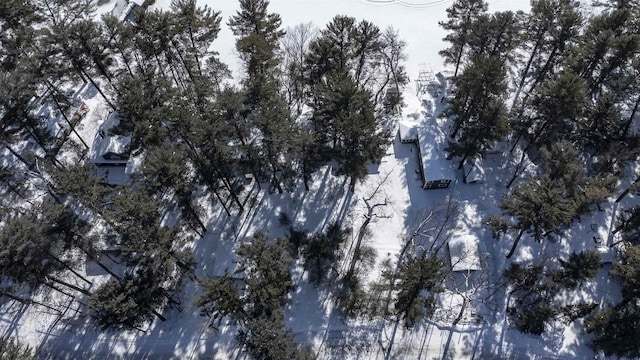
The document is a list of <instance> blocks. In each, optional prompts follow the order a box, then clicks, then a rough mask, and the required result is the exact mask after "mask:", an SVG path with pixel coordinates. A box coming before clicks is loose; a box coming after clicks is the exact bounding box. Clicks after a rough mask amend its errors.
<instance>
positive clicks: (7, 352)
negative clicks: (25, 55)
mask: <svg viewBox="0 0 640 360" xmlns="http://www.w3.org/2000/svg"><path fill="white" fill-rule="evenodd" d="M0 11H1V10H0ZM0 354H1V355H0V358H1V359H2V360H36V359H37V355H38V353H37V352H36V351H34V350H33V349H32V348H31V347H30V346H29V345H23V344H22V343H20V342H18V341H17V340H15V339H12V338H4V337H3V338H0Z"/></svg>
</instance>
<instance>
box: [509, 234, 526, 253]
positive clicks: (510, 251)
mask: <svg viewBox="0 0 640 360" xmlns="http://www.w3.org/2000/svg"><path fill="white" fill-rule="evenodd" d="M523 234H524V229H520V233H519V234H518V237H516V240H515V241H514V242H513V246H512V247H511V250H509V253H508V254H507V259H510V258H511V257H512V256H513V253H514V252H515V251H516V247H518V242H520V239H521V238H522V235H523Z"/></svg>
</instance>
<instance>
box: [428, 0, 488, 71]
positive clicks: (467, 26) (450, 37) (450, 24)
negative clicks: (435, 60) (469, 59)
mask: <svg viewBox="0 0 640 360" xmlns="http://www.w3.org/2000/svg"><path fill="white" fill-rule="evenodd" d="M486 11H487V4H486V3H485V2H484V1H483V0H456V1H454V2H453V4H452V5H451V6H450V7H449V8H447V18H449V20H448V21H447V22H440V23H439V25H440V26H441V27H442V28H443V29H445V30H447V31H450V32H451V33H450V34H447V36H445V37H444V39H443V40H444V41H447V42H449V43H451V47H450V48H448V49H445V50H441V51H440V55H441V56H443V57H444V58H445V63H448V64H455V71H454V73H453V77H456V76H458V70H459V69H460V67H461V65H462V63H463V61H464V56H465V50H466V49H465V48H466V47H467V45H468V44H469V38H470V36H471V27H472V24H473V23H474V22H475V21H476V20H477V18H478V17H479V16H480V15H482V14H485V13H486Z"/></svg>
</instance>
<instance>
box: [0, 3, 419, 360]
mask: <svg viewBox="0 0 640 360" xmlns="http://www.w3.org/2000/svg"><path fill="white" fill-rule="evenodd" d="M146 4H148V2H145V5H144V6H143V8H142V10H141V11H138V12H136V13H135V16H134V21H132V22H130V21H124V22H121V21H119V19H117V18H115V17H114V16H112V15H110V14H105V15H103V16H102V18H100V19H96V18H95V13H94V12H95V4H94V1H93V0H28V1H22V0H16V1H7V2H3V3H2V4H0V27H1V28H2V33H1V34H0V44H1V46H0V117H1V119H2V121H1V123H0V126H1V127H2V129H1V131H0V139H1V143H0V145H2V148H3V153H2V154H3V158H4V159H6V160H7V161H3V162H2V164H1V166H2V168H1V172H0V174H1V177H0V179H1V180H2V184H3V186H2V191H3V195H5V196H4V197H3V205H5V206H3V207H2V212H1V213H0V216H1V220H2V228H1V229H0V243H1V244H2V245H3V246H4V250H3V252H2V254H0V269H2V270H1V271H2V278H3V280H6V284H9V286H6V287H3V289H2V295H3V296H6V297H9V298H11V299H13V300H16V301H19V302H22V303H24V304H34V303H35V304H37V305H39V306H45V307H48V308H50V309H51V310H52V311H57V312H59V313H60V312H61V309H58V308H56V307H55V306H52V305H49V304H46V303H40V302H37V301H36V300H33V299H32V298H31V297H30V296H29V294H34V293H37V292H39V291H42V289H43V288H48V289H49V290H53V291H57V292H60V293H61V294H64V295H67V296H69V297H78V296H79V297H78V300H79V302H80V303H81V304H82V306H81V307H80V308H79V309H78V311H79V312H80V313H84V315H86V316H89V317H91V318H92V319H94V320H95V321H96V323H97V324H99V325H100V326H101V327H102V328H104V329H114V328H115V329H118V328H134V329H138V330H142V331H144V327H145V324H147V323H148V322H149V321H151V320H153V319H154V318H158V319H160V320H165V316H166V315H163V310H162V309H165V308H174V309H177V310H180V309H181V306H182V304H181V300H180V296H179V292H180V289H181V287H182V286H183V284H184V282H185V281H186V280H188V279H191V280H194V279H195V271H194V269H195V265H196V264H195V261H194V259H193V255H192V253H191V252H190V251H189V250H188V249H189V244H190V242H191V241H192V240H193V239H194V238H195V237H201V236H202V235H203V234H204V233H205V232H206V231H207V226H206V221H207V220H206V218H205V216H204V210H203V206H202V204H203V202H207V201H208V202H210V203H213V204H219V205H220V206H221V207H223V208H224V210H225V211H226V213H227V214H228V215H235V214H239V213H242V212H243V211H244V210H245V209H244V208H245V206H246V205H245V203H244V201H243V197H242V195H243V194H244V192H246V190H245V189H244V187H245V180H246V177H247V175H250V176H251V177H252V178H253V179H255V180H256V184H257V186H259V187H260V186H263V185H264V184H267V186H268V190H269V191H277V192H280V193H282V192H284V191H290V190H292V189H293V188H294V186H296V185H297V184H299V183H302V184H304V186H305V188H306V189H309V186H310V183H311V181H312V176H313V173H314V172H315V171H317V170H318V169H319V168H320V167H321V166H323V165H326V164H329V163H331V164H333V165H334V166H336V167H337V168H338V169H339V174H342V175H344V177H345V183H346V182H347V181H348V184H349V188H350V190H351V191H353V190H354V189H355V186H356V183H357V181H359V180H362V179H363V178H364V176H365V175H366V173H367V168H366V166H367V165H368V164H369V163H375V162H378V161H380V159H381V157H382V156H383V154H384V153H385V151H386V147H387V145H388V144H389V142H390V135H391V133H390V131H389V127H388V121H389V118H390V116H393V115H394V114H397V112H398V109H399V108H400V106H401V104H402V97H401V95H400V94H401V93H402V89H403V87H404V86H405V85H406V83H407V82H408V78H407V75H406V74H405V71H404V67H403V64H402V63H403V60H404V58H405V55H404V46H405V44H404V42H403V41H402V40H400V39H399V37H398V34H397V32H396V31H395V30H393V29H391V28H389V29H387V30H385V31H381V30H380V29H379V28H378V27H377V26H375V25H374V24H372V23H370V22H368V21H365V20H362V21H358V20H356V19H354V18H351V17H347V16H336V17H335V18H334V19H333V20H332V21H331V22H330V23H329V24H328V25H327V26H326V28H325V29H322V30H319V31H316V30H315V29H314V28H313V27H312V25H310V24H306V25H299V26H298V27H296V28H293V29H290V30H289V32H287V31H285V30H284V29H283V28H282V26H281V19H280V16H279V15H278V14H274V13H270V12H269V10H268V5H269V2H268V1H266V0H240V10H239V11H238V12H237V13H236V14H235V15H233V16H231V18H230V19H229V20H228V23H227V24H222V20H223V19H222V17H221V15H220V13H219V12H217V11H215V10H213V9H211V8H209V7H208V6H199V5H198V4H197V3H196V1H195V0H174V1H172V3H171V7H170V9H168V11H160V10H155V11H152V10H151V9H149V8H147V6H146ZM225 25H226V26H229V27H230V28H231V30H232V31H233V34H234V35H235V36H236V50H237V53H238V54H239V57H240V60H241V62H242V64H243V70H244V71H243V75H242V77H241V79H240V80H239V81H236V82H233V81H231V73H230V71H229V69H228V67H227V66H226V65H225V64H224V63H223V62H222V61H220V59H219V58H218V53H217V51H216V44H215V40H216V38H217V37H218V33H219V31H220V29H221V26H225ZM70 84H71V86H75V85H73V84H85V86H84V87H85V88H86V87H88V88H90V89H93V90H94V91H95V92H96V94H97V95H98V96H100V97H101V100H102V101H103V102H104V104H105V105H106V106H107V107H109V108H111V110H113V111H117V112H118V116H119V118H120V123H119V125H118V126H117V127H115V128H113V129H111V130H109V131H110V134H111V135H126V136H130V137H131V143H130V145H129V146H128V149H127V151H128V152H130V153H131V156H133V157H137V158H140V159H142V160H143V161H142V165H141V168H140V172H141V174H142V176H140V177H139V178H138V179H137V181H136V182H135V183H134V186H133V187H130V188H126V187H119V186H117V187H109V186H105V185H104V184H102V183H101V181H100V180H101V179H99V178H98V176H97V171H96V169H95V168H94V166H93V165H92V164H91V163H90V159H87V154H88V153H89V150H90V149H89V145H88V144H87V143H86V142H85V141H84V140H83V139H81V138H80V136H78V133H77V131H76V129H75V126H76V123H75V122H74V121H73V120H74V119H72V114H73V112H74V111H75V110H77V109H76V108H75V106H76V105H77V102H76V101H75V99H73V96H72V94H71V93H70V92H69V91H67V90H66V89H67V88H68V87H69V86H70ZM42 104H45V105H46V106H50V107H51V108H53V109H54V110H53V112H54V114H55V115H57V116H60V117H62V118H64V119H65V120H66V123H67V125H68V132H73V134H74V135H76V136H77V138H80V142H81V144H80V145H75V146H74V145H73V142H72V141H67V142H66V143H65V147H64V151H63V152H60V148H61V146H60V144H59V139H58V138H56V136H55V134H53V133H52V132H51V127H50V125H49V124H48V119H46V118H42V117H40V116H37V112H38V110H39V107H40V106H41V105H42ZM31 144H33V145H31ZM25 145H26V146H25ZM61 153H64V154H65V155H66V156H64V157H61V156H59V154H61ZM207 206H209V205H207ZM175 213H179V216H178V220H177V222H175V224H174V223H173V221H172V220H171V218H172V215H171V214H175ZM337 229H338V230H339V231H342V230H340V228H339V227H337ZM341 236H342V235H341ZM323 239H325V238H323V237H322V238H321V237H318V238H313V239H310V240H309V242H308V244H307V243H305V245H304V246H305V249H307V250H305V254H306V255H305V258H306V260H305V267H307V268H308V269H309V271H312V272H313V274H314V276H316V280H317V281H320V279H321V278H323V277H326V276H327V275H326V272H327V268H328V267H331V266H332V263H333V262H334V261H336V257H337V255H335V254H333V252H337V251H338V247H339V245H340V244H341V243H342V242H344V239H336V241H338V242H337V243H336V244H335V245H336V248H335V249H332V250H330V251H329V253H326V252H325V251H323V250H322V248H323V247H324V246H325V245H324V244H323V241H322V240H323ZM282 246H283V244H282V241H276V242H275V243H270V242H268V241H267V237H266V235H256V236H255V238H254V239H253V241H252V242H251V244H245V245H242V246H241V247H240V250H239V251H238V256H239V257H240V258H241V259H244V260H242V261H241V270H239V271H240V272H241V273H242V278H241V281H242V284H243V285H242V291H240V292H235V291H236V289H237V285H236V283H235V282H234V281H233V280H232V279H231V278H230V277H229V276H227V275H225V276H223V277H222V278H221V279H220V280H219V281H218V280H216V281H215V282H214V280H202V284H203V287H204V288H205V295H203V298H206V295H207V294H210V293H211V292H214V293H215V291H218V292H220V291H224V292H225V293H226V294H227V295H230V294H232V293H235V294H236V295H235V296H236V298H235V299H236V300H237V301H232V302H231V303H229V304H224V305H221V304H219V303H216V304H215V306H214V307H213V308H211V306H212V305H208V304H209V302H207V301H206V300H200V302H199V305H201V306H203V312H204V313H205V314H209V315H212V314H224V316H228V317H230V318H233V319H234V320H235V321H237V322H238V323H239V324H240V325H241V326H240V328H241V331H240V335H239V337H238V338H239V340H240V342H241V343H242V344H243V345H244V349H245V350H246V351H247V352H248V353H249V354H250V355H251V356H253V357H255V358H291V356H293V353H290V352H289V351H293V350H292V349H295V346H294V345H295V344H294V343H293V340H292V337H291V336H290V331H289V330H287V329H286V327H285V326H284V315H283V311H282V309H281V305H282V304H284V302H285V301H286V298H287V296H288V292H289V291H290V290H291V285H290V284H291V281H290V275H289V267H290V265H291V258H290V256H289V255H288V254H284V253H282ZM271 252H272V253H273V256H274V257H276V258H274V259H273V261H272V262H270V263H265V262H264V261H265V259H264V257H265V256H266V255H267V253H271ZM85 261H86V262H91V263H94V264H96V265H97V266H98V267H100V268H101V269H102V271H104V273H106V274H108V276H109V279H108V280H107V281H106V282H105V283H102V284H100V285H99V286H94V284H93V283H92V281H91V280H90V279H88V278H86V277H85V276H83V275H82V274H81V273H80V272H78V271H76V270H75V269H77V268H78V266H80V265H82V264H83V263H84V262H85ZM276 268H280V269H281V271H280V272H279V273H274V271H275V270H274V269H276ZM70 274H71V275H70ZM270 276H272V277H273V276H275V277H274V278H273V279H271V278H270ZM287 278H288V279H289V280H286V279H287ZM214 283H215V284H217V285H216V287H214V286H213V285H212V284H214ZM287 284H288V285H287ZM274 286H275V287H276V288H278V289H280V290H278V291H276V290H274V289H275V288H274ZM216 289H217V290H216ZM274 291H275V292H274ZM216 294H217V293H216ZM215 298H216V299H217V298H218V296H217V295H216V297H215ZM240 300H241V301H240ZM216 301H218V300H216ZM207 309H210V310H207ZM213 309H215V310H213ZM212 316H214V318H215V317H216V316H218V315H212ZM273 329H278V331H277V332H274V331H276V330H273ZM272 330H273V331H272ZM274 336H275V338H274ZM273 342H278V344H280V345H282V346H271V347H265V344H268V345H273ZM278 351H283V352H278ZM297 351H298V350H296V353H297ZM300 351H302V350H300ZM303 353H304V351H302V352H301V353H300V354H303ZM301 356H302V355H301Z"/></svg>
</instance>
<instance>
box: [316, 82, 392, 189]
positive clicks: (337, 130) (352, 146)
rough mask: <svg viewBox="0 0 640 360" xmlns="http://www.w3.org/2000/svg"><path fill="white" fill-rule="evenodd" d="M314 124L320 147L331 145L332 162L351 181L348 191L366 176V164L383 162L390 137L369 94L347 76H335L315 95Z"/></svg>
mask: <svg viewBox="0 0 640 360" xmlns="http://www.w3.org/2000/svg"><path fill="white" fill-rule="evenodd" d="M314 98H315V99H314V103H313V104H312V108H313V110H314V112H313V116H312V122H313V124H314V131H315V133H316V134H323V135H324V137H323V138H320V139H319V141H320V143H321V144H330V146H331V154H332V159H334V160H336V161H337V162H338V164H340V167H341V168H340V171H341V172H342V173H344V174H346V175H347V176H348V177H349V179H350V183H349V189H350V190H351V191H354V189H355V185H356V182H357V181H358V180H362V179H363V178H364V177H365V176H366V174H367V167H366V166H367V164H368V163H375V162H378V161H380V159H381V158H382V156H383V155H384V153H385V147H386V145H387V142H388V139H389V134H388V133H386V132H385V131H383V130H382V129H380V128H379V122H378V121H379V120H378V117H377V115H376V113H375V111H374V107H373V104H372V103H371V101H370V98H371V97H370V94H369V93H368V92H367V91H366V90H361V89H359V88H358V87H357V85H356V83H355V81H354V80H353V79H352V78H351V77H350V76H349V75H348V74H345V73H342V74H332V75H331V76H330V77H329V78H328V79H327V83H326V85H323V86H322V88H321V90H318V91H316V93H315V94H314Z"/></svg>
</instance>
